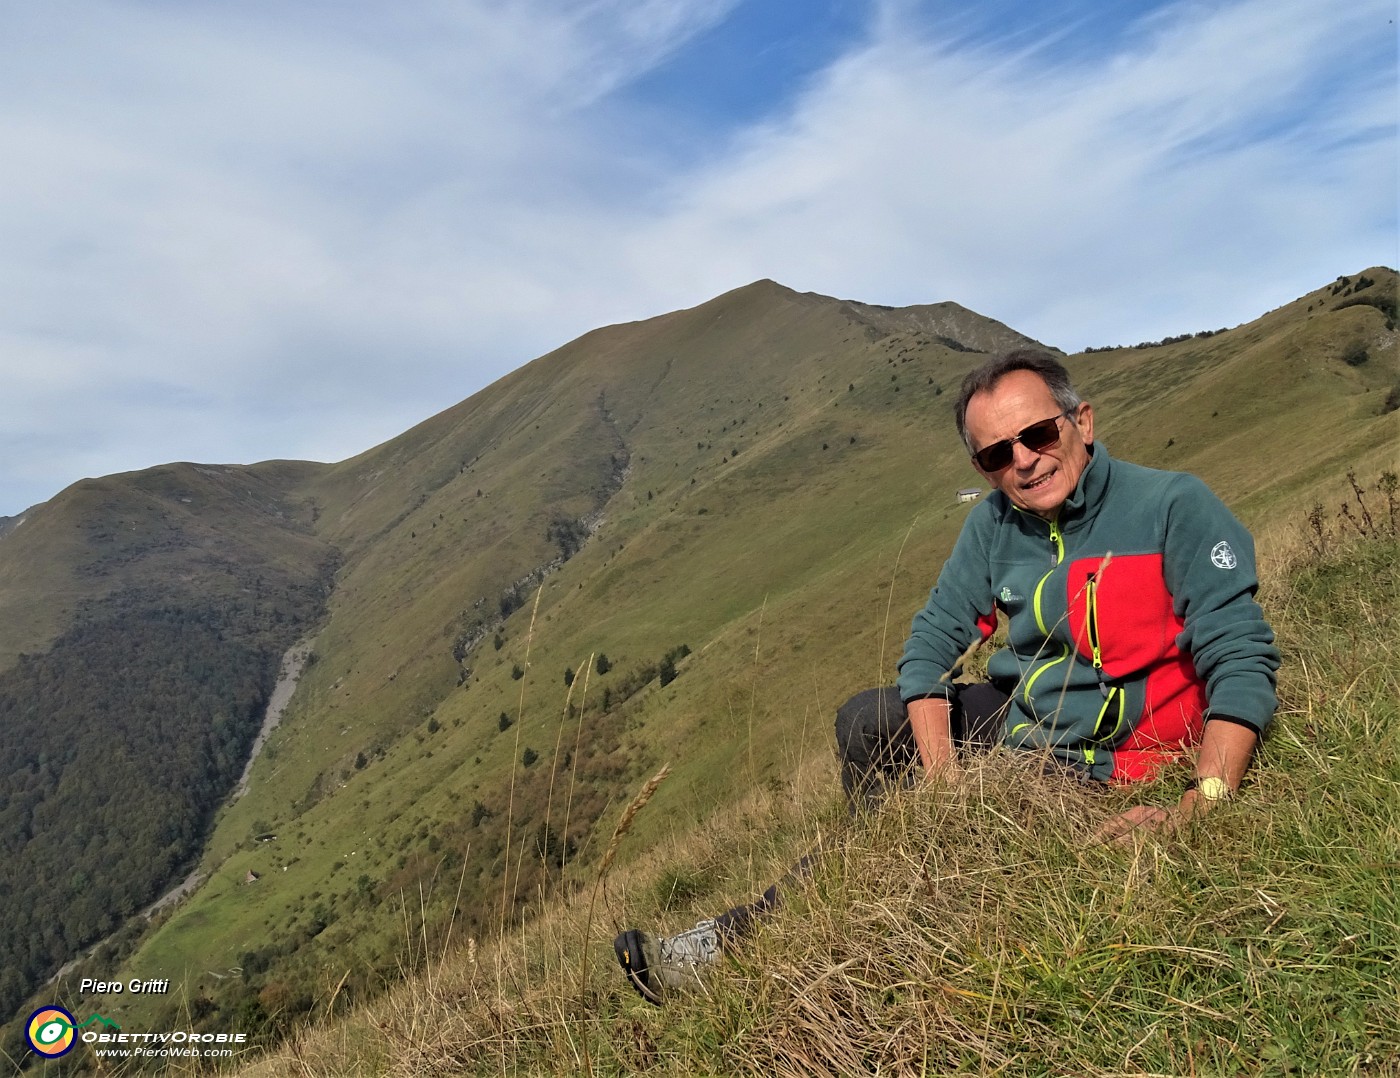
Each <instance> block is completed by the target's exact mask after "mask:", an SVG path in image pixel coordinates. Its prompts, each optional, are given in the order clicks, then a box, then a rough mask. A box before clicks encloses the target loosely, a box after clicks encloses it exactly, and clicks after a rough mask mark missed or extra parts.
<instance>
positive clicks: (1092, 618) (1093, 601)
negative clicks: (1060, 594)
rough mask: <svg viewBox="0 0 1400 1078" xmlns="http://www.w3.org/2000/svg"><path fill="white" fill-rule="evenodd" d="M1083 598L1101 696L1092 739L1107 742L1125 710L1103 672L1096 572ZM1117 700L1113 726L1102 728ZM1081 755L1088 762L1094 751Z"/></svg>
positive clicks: (1119, 694)
mask: <svg viewBox="0 0 1400 1078" xmlns="http://www.w3.org/2000/svg"><path fill="white" fill-rule="evenodd" d="M1084 590H1085V600H1086V605H1087V607H1088V611H1087V617H1086V618H1085V623H1084V630H1085V634H1086V635H1087V636H1088V638H1089V653H1090V658H1091V659H1092V661H1093V664H1094V675H1095V676H1096V677H1097V678H1098V679H1099V692H1100V694H1102V696H1103V706H1102V707H1100V708H1099V716H1098V718H1097V719H1096V720H1095V721H1094V733H1093V735H1092V739H1093V740H1094V741H1098V742H1104V743H1109V744H1111V743H1112V742H1113V741H1114V740H1115V739H1116V738H1117V737H1118V732H1119V731H1120V730H1121V729H1122V728H1123V715H1124V709H1125V704H1126V700H1125V694H1124V692H1123V689H1122V686H1119V685H1110V684H1109V683H1108V678H1107V677H1106V676H1105V675H1104V672H1103V652H1102V650H1101V649H1100V646H1099V645H1100V643H1101V637H1100V635H1099V580H1098V573H1097V572H1095V573H1090V574H1089V579H1088V580H1086V581H1085V583H1084ZM1115 697H1116V698H1117V700H1118V719H1117V721H1116V722H1115V723H1114V724H1113V729H1112V730H1109V731H1107V732H1105V731H1104V720H1105V719H1107V718H1108V714H1109V710H1110V709H1111V708H1112V707H1113V702H1114V698H1115ZM1084 758H1085V760H1087V761H1088V762H1089V763H1091V764H1092V763H1093V762H1094V750H1093V749H1092V748H1086V749H1085V750H1084Z"/></svg>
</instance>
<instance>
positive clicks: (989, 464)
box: [973, 416, 1060, 472]
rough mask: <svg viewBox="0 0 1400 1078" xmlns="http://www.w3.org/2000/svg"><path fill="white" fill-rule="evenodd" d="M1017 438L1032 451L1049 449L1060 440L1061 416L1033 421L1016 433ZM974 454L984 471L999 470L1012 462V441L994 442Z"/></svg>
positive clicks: (1037, 451)
mask: <svg viewBox="0 0 1400 1078" xmlns="http://www.w3.org/2000/svg"><path fill="white" fill-rule="evenodd" d="M1015 440H1016V441H1018V442H1020V443H1021V444H1022V445H1023V446H1025V447H1026V448H1027V449H1029V450H1030V451H1031V452H1032V453H1039V452H1041V451H1042V450H1045V449H1049V448H1050V447H1051V446H1052V445H1054V444H1055V443H1056V442H1058V441H1059V440H1060V417H1059V416H1056V417H1054V418H1053V419H1043V420H1041V421H1040V422H1039V423H1032V424H1031V425H1030V426H1029V427H1027V428H1026V429H1025V430H1023V431H1021V433H1020V434H1018V435H1016V439H1015ZM973 456H974V457H976V458H977V463H978V464H979V465H980V466H981V468H982V470H983V471H984V472H999V471H1001V470H1002V469H1003V468H1005V467H1006V466H1007V465H1008V464H1010V463H1011V458H1012V456H1013V451H1012V442H1011V440H1010V439H1008V440H1006V441H1002V442H993V443H992V444H991V445H989V446H987V447H986V448H985V449H979V450H978V451H977V452H976V453H974V454H973Z"/></svg>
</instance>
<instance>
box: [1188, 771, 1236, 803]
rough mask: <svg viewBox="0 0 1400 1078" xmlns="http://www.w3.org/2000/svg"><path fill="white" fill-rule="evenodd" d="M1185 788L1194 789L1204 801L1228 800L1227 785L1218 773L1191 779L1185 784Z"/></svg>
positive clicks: (1229, 791)
mask: <svg viewBox="0 0 1400 1078" xmlns="http://www.w3.org/2000/svg"><path fill="white" fill-rule="evenodd" d="M1186 790H1187V791H1189V790H1195V791H1196V792H1197V793H1198V794H1200V795H1201V798H1202V800H1205V801H1228V800H1229V799H1230V794H1231V790H1230V787H1229V785H1228V784H1227V783H1226V782H1225V780H1224V779H1222V778H1220V777H1219V776H1218V775H1206V776H1205V777H1204V778H1196V779H1192V780H1191V781H1190V782H1188V783H1187V784H1186ZM1183 792H1185V791H1183Z"/></svg>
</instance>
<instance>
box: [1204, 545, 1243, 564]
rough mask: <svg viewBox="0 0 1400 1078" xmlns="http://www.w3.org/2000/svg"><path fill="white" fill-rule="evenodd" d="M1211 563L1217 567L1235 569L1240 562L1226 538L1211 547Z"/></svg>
mask: <svg viewBox="0 0 1400 1078" xmlns="http://www.w3.org/2000/svg"><path fill="white" fill-rule="evenodd" d="M1210 563H1211V564H1212V565H1214V566H1215V567H1216V568H1217V569H1233V568H1234V567H1235V566H1236V565H1238V564H1239V563H1240V560H1239V558H1237V557H1235V552H1234V551H1233V550H1231V549H1230V544H1229V543H1227V542H1226V541H1225V540H1224V539H1222V540H1220V542H1218V543H1216V544H1215V546H1213V547H1211V548H1210Z"/></svg>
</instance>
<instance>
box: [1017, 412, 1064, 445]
mask: <svg viewBox="0 0 1400 1078" xmlns="http://www.w3.org/2000/svg"><path fill="white" fill-rule="evenodd" d="M1059 440H1060V421H1059V419H1058V417H1057V418H1055V419H1047V420H1045V422H1043V423H1032V424H1031V425H1030V426H1029V427H1027V428H1026V429H1025V430H1023V431H1022V432H1021V444H1022V445H1023V446H1025V447H1026V448H1027V449H1029V450H1031V451H1032V452H1034V453H1039V452H1040V451H1041V450H1042V449H1049V448H1050V447H1051V446H1052V445H1054V444H1055V443H1056V442H1058V441H1059Z"/></svg>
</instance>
